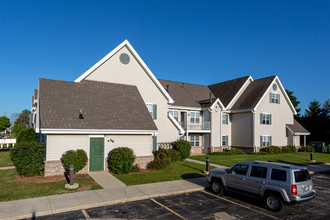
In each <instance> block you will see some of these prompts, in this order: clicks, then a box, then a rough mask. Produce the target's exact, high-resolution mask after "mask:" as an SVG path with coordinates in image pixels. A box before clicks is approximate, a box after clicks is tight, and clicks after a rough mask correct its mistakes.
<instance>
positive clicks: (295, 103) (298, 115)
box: [285, 89, 301, 118]
mask: <svg viewBox="0 0 330 220" xmlns="http://www.w3.org/2000/svg"><path fill="white" fill-rule="evenodd" d="M285 91H286V94H288V96H289V98H290V100H291V103H292V105H293V107H294V108H295V109H296V112H297V115H296V118H299V117H300V113H299V112H300V110H301V109H300V108H298V105H299V104H300V102H299V101H298V100H297V97H296V96H294V95H293V93H294V92H292V91H290V90H287V89H286V90H285Z"/></svg>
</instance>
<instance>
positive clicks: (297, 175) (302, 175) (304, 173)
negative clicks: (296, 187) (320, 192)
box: [294, 169, 311, 183]
mask: <svg viewBox="0 0 330 220" xmlns="http://www.w3.org/2000/svg"><path fill="white" fill-rule="evenodd" d="M294 179H295V181H296V183H299V182H304V181H307V180H310V179H311V176H310V175H309V172H308V170H304V169H303V170H299V171H295V172H294Z"/></svg>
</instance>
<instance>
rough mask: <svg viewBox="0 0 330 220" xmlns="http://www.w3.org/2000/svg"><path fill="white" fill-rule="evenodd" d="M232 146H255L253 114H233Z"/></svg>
mask: <svg viewBox="0 0 330 220" xmlns="http://www.w3.org/2000/svg"><path fill="white" fill-rule="evenodd" d="M231 128H232V140H231V145H232V146H245V147H252V146H253V114H252V113H235V114H232V123H231Z"/></svg>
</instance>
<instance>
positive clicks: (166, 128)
mask: <svg viewBox="0 0 330 220" xmlns="http://www.w3.org/2000/svg"><path fill="white" fill-rule="evenodd" d="M122 53H126V54H128V55H129V57H130V62H129V63H128V64H126V65H125V64H122V63H121V62H120V60H119V56H120V54H122ZM86 80H95V81H102V82H112V83H120V84H128V85H135V86H137V88H138V90H139V92H140V94H141V96H142V98H143V100H144V102H145V103H150V104H156V105H157V119H156V120H154V122H155V124H156V126H157V128H158V135H157V136H158V137H157V141H158V142H172V141H175V140H176V139H177V138H178V136H179V131H178V129H177V128H176V127H175V125H174V124H173V123H172V122H171V121H170V119H169V118H168V117H167V113H168V104H167V99H166V98H165V96H164V95H163V94H162V93H161V91H160V90H159V89H158V88H157V86H156V85H155V84H154V82H153V81H152V80H151V78H150V77H149V76H148V74H147V73H146V72H145V70H144V69H143V68H142V67H141V65H140V64H139V62H138V61H137V60H136V59H135V58H134V56H133V55H132V54H131V52H130V51H129V49H128V48H127V47H126V46H125V47H123V48H122V49H121V50H119V51H118V52H117V53H116V54H115V55H113V56H112V57H111V58H110V59H109V60H107V61H106V62H105V63H103V64H102V65H101V66H100V67H99V68H97V69H96V70H95V71H94V72H92V73H91V74H90V75H89V76H88V77H87V78H86Z"/></svg>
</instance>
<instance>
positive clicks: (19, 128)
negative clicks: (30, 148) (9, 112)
mask: <svg viewBox="0 0 330 220" xmlns="http://www.w3.org/2000/svg"><path fill="white" fill-rule="evenodd" d="M23 130H24V127H23V126H22V125H14V127H13V133H14V134H16V135H18V133H20V132H21V131H23Z"/></svg>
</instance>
